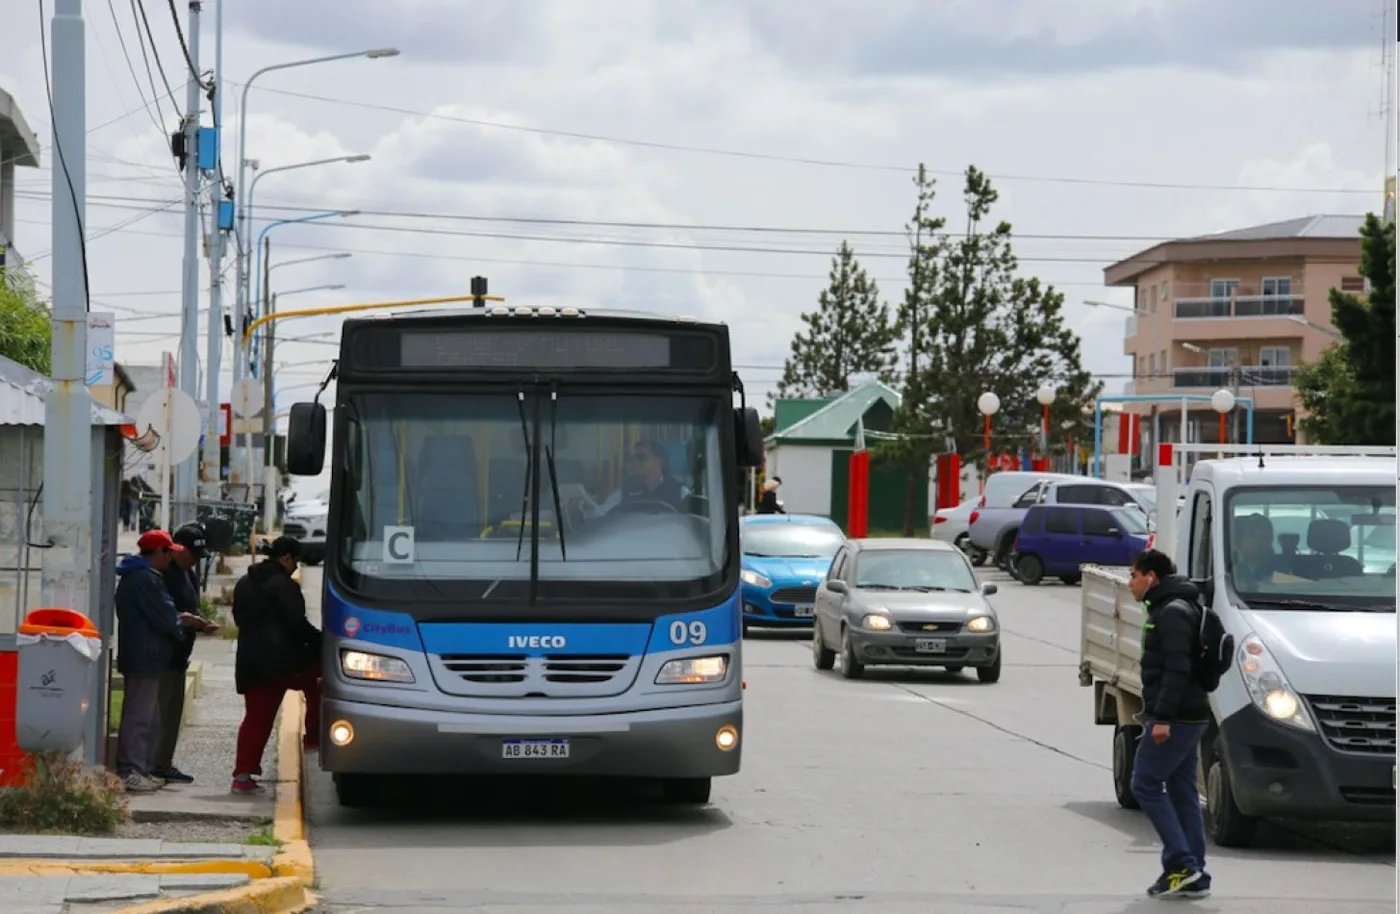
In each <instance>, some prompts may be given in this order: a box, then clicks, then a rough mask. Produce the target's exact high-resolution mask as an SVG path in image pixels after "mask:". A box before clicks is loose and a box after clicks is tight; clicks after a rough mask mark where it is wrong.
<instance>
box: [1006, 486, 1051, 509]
mask: <svg viewBox="0 0 1400 914" xmlns="http://www.w3.org/2000/svg"><path fill="white" fill-rule="evenodd" d="M1044 492H1045V484H1044V483H1039V482H1038V483H1036V484H1035V485H1033V486H1031V487H1030V488H1029V489H1027V490H1026V491H1025V492H1023V493H1021V497H1020V498H1018V499H1016V501H1014V502H1012V504H1011V507H1013V508H1029V507H1031V506H1032V505H1038V504H1040V498H1041V496H1042V495H1043V494H1044Z"/></svg>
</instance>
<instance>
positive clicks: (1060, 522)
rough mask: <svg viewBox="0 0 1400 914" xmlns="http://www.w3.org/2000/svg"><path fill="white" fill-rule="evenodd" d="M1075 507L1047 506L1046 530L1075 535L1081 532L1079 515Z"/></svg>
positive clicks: (1047, 531)
mask: <svg viewBox="0 0 1400 914" xmlns="http://www.w3.org/2000/svg"><path fill="white" fill-rule="evenodd" d="M1078 513H1079V512H1077V511H1075V509H1073V508H1046V509H1045V532H1046V533H1059V534H1068V535H1071V536H1072V535H1074V534H1076V533H1078V532H1079V517H1078Z"/></svg>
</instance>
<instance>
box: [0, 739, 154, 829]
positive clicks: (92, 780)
mask: <svg viewBox="0 0 1400 914" xmlns="http://www.w3.org/2000/svg"><path fill="white" fill-rule="evenodd" d="M130 819H131V815H130V812H129V810H128V807H127V801H126V791H125V790H124V789H123V788H122V782H121V781H120V780H118V779H117V777H116V775H114V774H112V773H111V772H109V771H107V770H105V769H102V768H87V767H85V766H84V765H83V763H82V762H78V761H74V760H72V759H70V758H68V756H67V755H65V754H64V753H62V752H41V753H38V754H37V755H35V756H34V757H33V767H32V768H31V770H30V773H29V777H28V779H27V781H26V782H25V784H24V785H23V786H21V787H15V788H12V789H8V790H0V828H5V829H9V830H11V831H16V832H23V833H25V834H58V835H82V836H84V837H90V836H99V835H111V834H113V833H114V832H116V830H117V829H118V828H119V827H120V826H122V825H125V824H126V823H127V822H128V821H130Z"/></svg>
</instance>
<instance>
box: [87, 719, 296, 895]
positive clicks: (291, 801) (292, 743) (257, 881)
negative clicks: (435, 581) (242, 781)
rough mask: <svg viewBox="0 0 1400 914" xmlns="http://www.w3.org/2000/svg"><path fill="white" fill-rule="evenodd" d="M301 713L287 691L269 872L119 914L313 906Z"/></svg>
mask: <svg viewBox="0 0 1400 914" xmlns="http://www.w3.org/2000/svg"><path fill="white" fill-rule="evenodd" d="M305 710H306V698H305V696H304V695H302V693H300V692H288V693H287V695H286V697H285V698H283V699H282V710H281V718H280V720H279V721H278V724H277V796H276V804H275V806H274V807H273V814H272V836H273V837H274V838H276V839H277V840H279V841H281V842H282V847H281V849H280V850H278V852H277V854H276V856H274V857H273V858H272V867H271V872H270V873H269V872H268V868H267V867H266V866H265V865H263V864H257V866H258V867H259V868H260V869H261V871H262V873H261V875H254V874H251V873H250V874H249V875H251V876H252V877H253V878H252V881H251V882H249V883H248V884H247V885H245V886H240V887H238V888H234V889H224V890H222V891H218V892H208V893H205V894H202V895H193V896H190V897H188V898H170V899H162V900H160V901H152V902H147V903H145V904H140V905H136V906H134V907H129V908H122V909H121V910H120V911H119V912H117V914H298V912H301V911H305V910H307V909H308V908H310V907H311V906H312V905H314V904H315V903H316V896H315V895H313V894H312V893H311V892H310V887H311V885H312V883H313V881H314V880H315V878H316V869H315V862H314V861H313V860H312V857H311V845H310V844H309V843H308V842H307V840H306V824H305V822H304V820H303V818H302V815H303V810H302V784H303V777H302V776H303V774H304V771H305V767H306V758H305V755H304V754H303V752H302V747H301V722H302V718H303V716H304V714H305ZM67 865H68V866H75V865H74V864H67ZM147 865H152V864H147Z"/></svg>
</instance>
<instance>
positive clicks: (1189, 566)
mask: <svg viewBox="0 0 1400 914" xmlns="http://www.w3.org/2000/svg"><path fill="white" fill-rule="evenodd" d="M1177 448H1178V451H1180V450H1187V451H1199V452H1203V453H1205V452H1213V451H1216V450H1218V449H1219V446H1217V445H1210V446H1208V447H1206V446H1199V445H1196V446H1193V445H1187V446H1184V448H1183V447H1182V446H1177ZM1227 450H1234V451H1235V452H1236V453H1248V454H1249V455H1250V456H1248V457H1237V458H1233V459H1221V460H1202V461H1201V462H1199V463H1197V464H1196V465H1195V467H1194V469H1193V470H1192V473H1191V478H1190V482H1189V484H1188V485H1187V486H1186V487H1185V504H1184V506H1183V507H1182V509H1181V513H1180V516H1179V517H1178V518H1172V519H1170V520H1168V521H1167V522H1166V523H1165V524H1162V525H1160V526H1159V528H1158V540H1157V548H1159V549H1162V550H1163V551H1165V552H1167V553H1168V554H1170V555H1172V556H1173V558H1174V560H1175V561H1176V564H1177V567H1178V569H1179V571H1180V572H1181V573H1182V574H1184V575H1186V576H1187V577H1189V578H1190V579H1191V580H1192V581H1193V582H1195V583H1196V585H1197V586H1198V587H1199V588H1200V589H1201V592H1202V595H1203V599H1205V600H1206V601H1207V602H1208V604H1209V605H1210V606H1212V607H1213V608H1214V610H1215V612H1216V613H1218V614H1219V616H1220V619H1221V621H1222V622H1223V623H1224V625H1225V628H1226V629H1227V630H1228V631H1229V632H1230V634H1232V635H1233V636H1234V639H1235V645H1236V657H1235V663H1234V664H1233V666H1232V667H1231V668H1230V669H1229V670H1227V671H1226V673H1225V675H1224V677H1223V678H1222V680H1221V683H1220V687H1219V688H1218V689H1217V690H1216V691H1215V692H1214V693H1212V695H1211V710H1212V718H1213V720H1212V722H1211V728H1210V730H1209V731H1208V732H1207V734H1206V737H1205V739H1204V740H1203V742H1202V745H1201V777H1200V784H1201V791H1202V793H1203V794H1204V796H1205V798H1206V827H1207V831H1208V832H1209V833H1210V836H1211V838H1212V840H1214V842H1215V843H1216V844H1218V845H1221V846H1226V847H1239V846H1245V845H1248V844H1249V843H1250V842H1251V841H1252V839H1253V835H1254V829H1255V825H1256V824H1257V822H1258V820H1259V819H1260V818H1264V817H1276V818H1286V819H1298V820H1315V821H1344V822H1358V821H1391V822H1393V821H1394V819H1395V736H1396V733H1395V720H1396V719H1395V695H1396V616H1395V593H1396V591H1395V561H1396V549H1395V492H1396V479H1397V466H1396V457H1395V454H1396V451H1395V448H1366V449H1363V448H1306V449H1304V448H1299V447H1287V448H1284V447H1273V446H1268V447H1265V448H1263V449H1262V450H1261V449H1260V448H1258V447H1254V448H1251V449H1250V450H1248V451H1246V450H1245V449H1244V448H1243V447H1235V448H1228V446H1227ZM1319 452H1322V453H1319ZM1182 457H1184V455H1182V454H1180V453H1179V452H1178V453H1177V454H1176V458H1177V459H1178V460H1181V458H1182ZM1183 462H1184V461H1183ZM1177 476H1178V470H1177V468H1176V467H1175V466H1174V465H1173V464H1172V463H1170V462H1169V463H1168V465H1167V466H1164V467H1162V468H1159V473H1158V504H1171V503H1173V502H1174V501H1175V500H1176V489H1177V488H1178V483H1177ZM1166 513H1167V514H1170V512H1166ZM1163 520H1166V518H1163ZM1178 525H1179V528H1180V533H1179V534H1178V533H1177V530H1176V529H1175V528H1176V527H1177V526H1178ZM1164 526H1165V527H1166V529H1165V530H1164V529H1163V527H1164ZM1261 531H1262V532H1261ZM1082 594H1083V596H1082V603H1081V609H1082V619H1081V637H1080V666H1079V681H1080V684H1081V685H1083V686H1086V687H1092V688H1093V700H1094V722H1095V723H1098V724H1103V725H1106V726H1111V727H1113V728H1114V731H1113V783H1114V792H1115V793H1116V794H1117V799H1118V802H1119V803H1120V804H1121V805H1122V806H1124V807H1125V808H1128V809H1135V808H1137V803H1136V801H1135V800H1134V799H1133V796H1132V792H1131V789H1130V786H1129V785H1130V783H1131V780H1132V770H1133V761H1134V754H1135V752H1136V750H1137V742H1138V739H1139V738H1140V737H1141V735H1142V718H1141V716H1140V715H1141V713H1142V711H1143V707H1142V681H1141V679H1140V671H1139V659H1140V656H1141V644H1142V625H1143V617H1144V613H1143V609H1142V607H1141V605H1140V604H1139V603H1138V602H1137V601H1136V600H1134V599H1133V596H1132V593H1131V592H1130V591H1129V590H1128V569H1126V568H1101V567H1096V566H1085V568H1084V576H1083V590H1082ZM1387 768H1389V769H1390V771H1388V772H1387V771H1386V769H1387Z"/></svg>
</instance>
